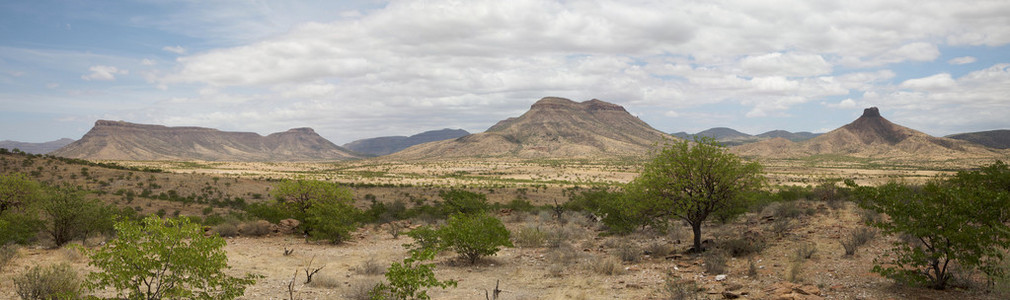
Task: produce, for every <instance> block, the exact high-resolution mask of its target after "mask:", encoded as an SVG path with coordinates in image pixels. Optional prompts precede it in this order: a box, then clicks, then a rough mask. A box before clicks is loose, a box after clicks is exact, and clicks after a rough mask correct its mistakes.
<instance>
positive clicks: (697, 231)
mask: <svg viewBox="0 0 1010 300" xmlns="http://www.w3.org/2000/svg"><path fill="white" fill-rule="evenodd" d="M691 230H693V231H694V252H697V253H701V252H702V251H705V249H702V248H701V223H698V224H695V223H691Z"/></svg>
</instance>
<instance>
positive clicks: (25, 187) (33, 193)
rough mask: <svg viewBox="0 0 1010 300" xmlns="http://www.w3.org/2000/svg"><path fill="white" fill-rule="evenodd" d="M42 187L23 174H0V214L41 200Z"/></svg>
mask: <svg viewBox="0 0 1010 300" xmlns="http://www.w3.org/2000/svg"><path fill="white" fill-rule="evenodd" d="M42 196H43V194H42V185H41V184H39V183H38V182H36V181H34V180H32V179H31V178H29V177H28V175H25V174H23V173H10V174H0V214H3V213H4V212H7V211H8V210H13V209H19V208H20V209H24V208H25V207H26V206H27V205H29V204H31V203H34V202H35V201H36V200H38V199H40V198H42Z"/></svg>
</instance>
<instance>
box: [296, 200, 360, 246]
mask: <svg viewBox="0 0 1010 300" xmlns="http://www.w3.org/2000/svg"><path fill="white" fill-rule="evenodd" d="M305 214H306V220H305V221H306V224H305V226H306V228H308V230H309V238H310V239H312V240H326V241H329V242H330V243H332V244H339V243H341V242H343V241H345V240H347V239H349V238H351V231H354V230H355V229H357V228H358V222H357V220H358V217H359V216H360V214H361V212H360V211H359V210H358V209H357V208H355V207H354V206H351V205H350V204H348V203H344V202H339V201H330V202H322V201H319V202H315V203H314V204H313V205H312V207H309V209H308V210H306V211H305Z"/></svg>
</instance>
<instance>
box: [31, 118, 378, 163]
mask: <svg viewBox="0 0 1010 300" xmlns="http://www.w3.org/2000/svg"><path fill="white" fill-rule="evenodd" d="M51 154H52V155H56V156H63V157H69V158H81V159H95V160H208V161H320V160H345V159H355V158H359V155H357V154H354V153H353V152H351V151H349V150H347V149H344V148H341V147H339V146H337V145H334V144H333V143H331V142H330V141H328V140H326V139H324V138H323V137H321V136H319V135H318V134H316V132H315V131H313V130H312V129H311V128H295V129H291V130H288V131H285V132H278V133H273V134H270V135H267V136H261V135H259V134H256V133H252V132H226V131H220V130H217V129H211V128H201V127H166V126H161V125H146V124H134V123H128V122H122V121H118V122H117V121H106V120H98V121H97V122H95V126H94V127H93V128H91V131H88V133H87V134H85V135H84V137H82V138H81V139H80V140H78V141H76V142H74V143H71V144H70V145H67V146H66V147H63V148H60V149H59V150H57V151H54V152H52V153H51Z"/></svg>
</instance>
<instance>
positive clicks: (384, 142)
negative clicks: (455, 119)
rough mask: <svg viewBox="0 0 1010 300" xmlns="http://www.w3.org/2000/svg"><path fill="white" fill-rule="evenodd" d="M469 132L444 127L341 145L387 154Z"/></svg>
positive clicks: (361, 151)
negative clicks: (409, 134) (408, 134)
mask: <svg viewBox="0 0 1010 300" xmlns="http://www.w3.org/2000/svg"><path fill="white" fill-rule="evenodd" d="M468 134H470V133H469V132H467V131H466V130H463V129H449V128H444V129H440V130H429V131H425V132H422V133H418V134H415V135H411V136H382V137H375V138H368V139H360V140H356V141H353V142H350V143H346V144H343V145H342V147H344V148H347V149H350V150H352V151H355V152H359V153H364V154H370V155H376V156H381V155H387V154H393V153H396V152H399V151H400V150H403V149H407V148H409V147H410V146H414V145H418V144H423V143H427V142H434V141H441V140H448V139H455V138H459V137H463V136H466V135H468Z"/></svg>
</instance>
